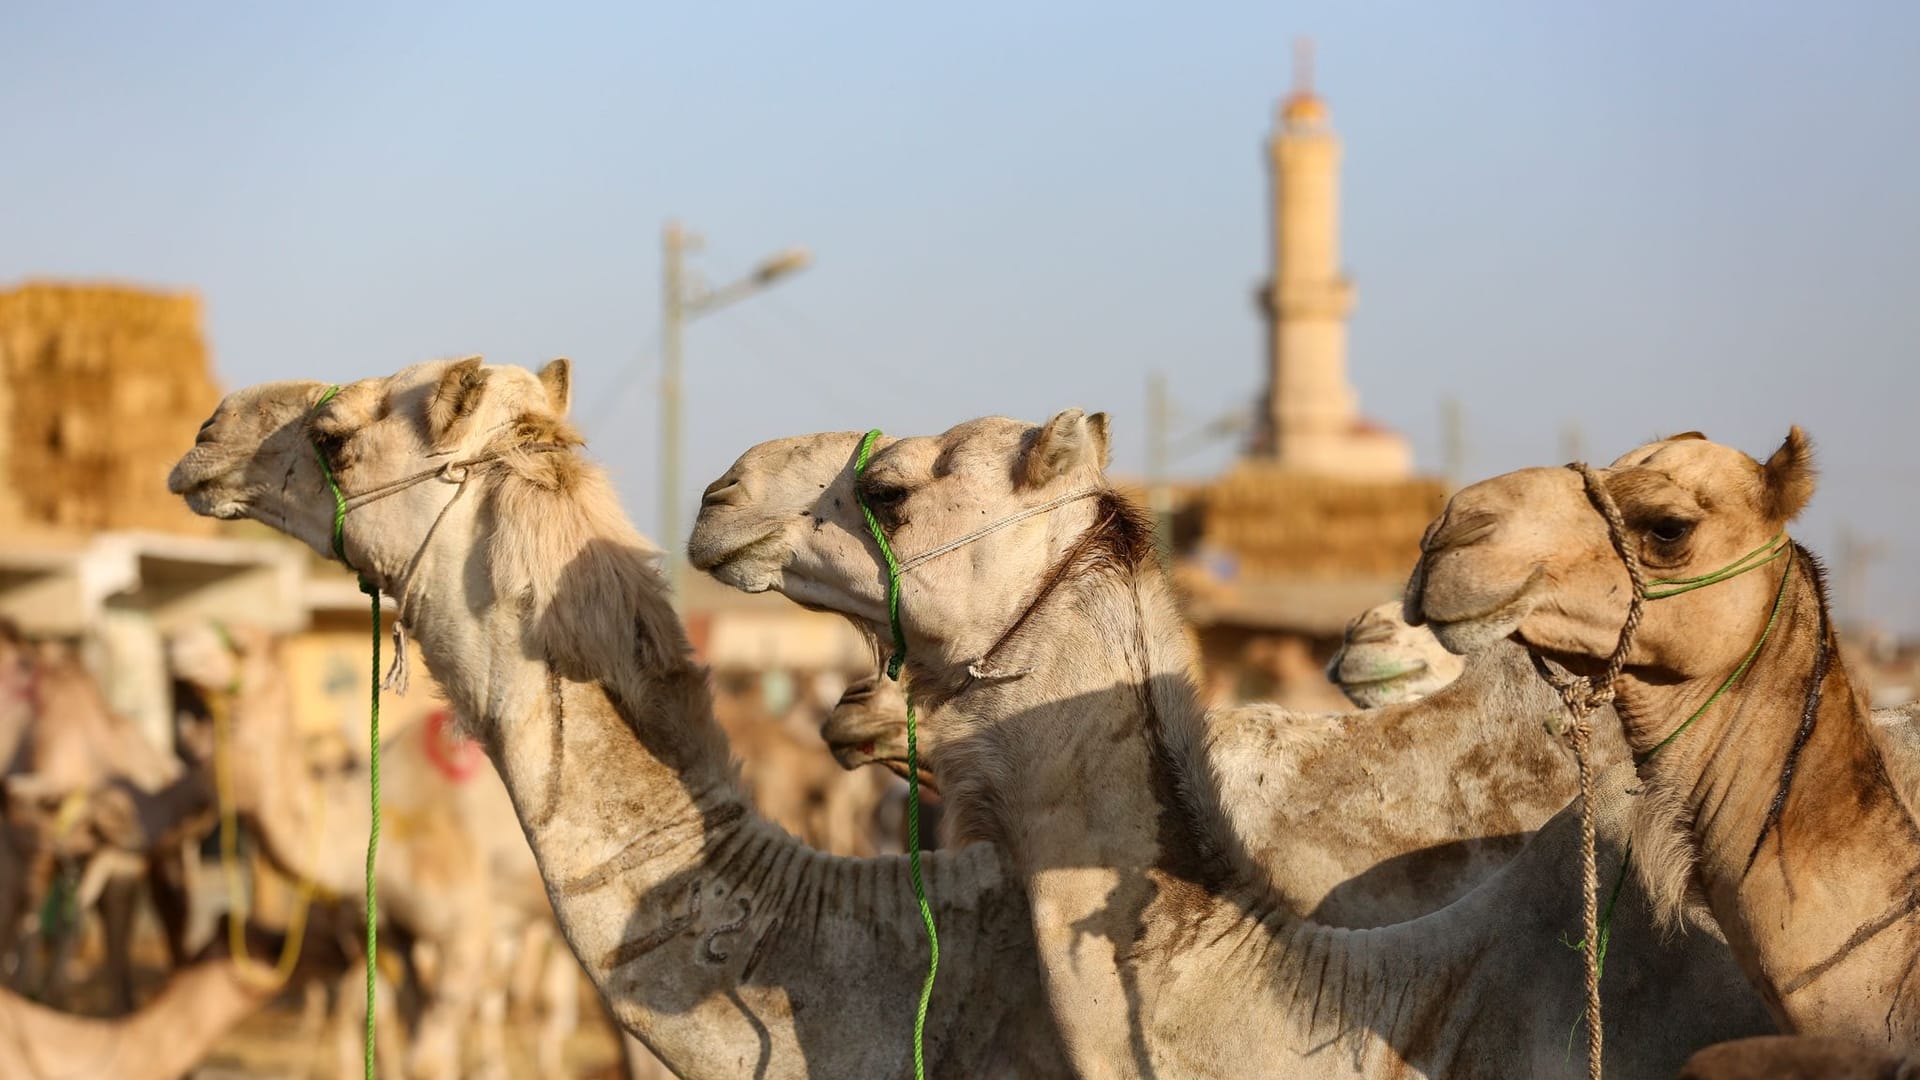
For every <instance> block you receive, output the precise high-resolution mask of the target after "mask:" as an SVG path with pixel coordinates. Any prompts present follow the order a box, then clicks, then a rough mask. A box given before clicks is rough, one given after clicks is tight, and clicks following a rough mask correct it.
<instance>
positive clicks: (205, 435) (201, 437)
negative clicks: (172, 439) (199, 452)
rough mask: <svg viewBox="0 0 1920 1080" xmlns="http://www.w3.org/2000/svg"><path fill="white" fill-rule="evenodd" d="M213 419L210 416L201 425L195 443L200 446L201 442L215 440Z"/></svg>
mask: <svg viewBox="0 0 1920 1080" xmlns="http://www.w3.org/2000/svg"><path fill="white" fill-rule="evenodd" d="M213 421H214V418H213V417H211V416H209V417H207V419H206V421H205V422H204V423H202V424H201V425H200V430H199V432H198V433H196V434H195V435H194V437H193V445H195V446H199V445H200V444H201V443H204V442H211V441H213Z"/></svg>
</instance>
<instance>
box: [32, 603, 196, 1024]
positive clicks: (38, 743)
mask: <svg viewBox="0 0 1920 1080" xmlns="http://www.w3.org/2000/svg"><path fill="white" fill-rule="evenodd" d="M0 762H4V765H5V771H4V772H0V787H4V796H5V798H4V802H5V809H6V818H7V820H6V828H5V829H4V831H0V959H4V958H7V957H9V956H11V958H12V960H13V962H14V965H15V970H14V981H15V983H16V985H21V986H26V987H29V988H31V989H32V990H34V991H35V992H37V993H40V994H43V995H46V996H48V997H49V998H51V999H53V1000H59V999H61V998H62V997H63V996H64V990H65V976H66V962H67V957H68V954H69V953H70V951H71V949H72V947H73V944H74V940H75V938H76V936H77V933H78V929H79V925H78V920H80V919H82V918H84V917H85V916H86V915H87V914H88V913H89V912H90V911H93V910H95V908H96V904H97V910H98V913H99V916H100V920H101V927H102V930H103V931H104V936H105V944H106V950H105V959H106V968H107V973H108V978H109V982H110V986H111V990H112V993H113V995H114V1000H115V1003H116V1005H117V1006H118V1008H119V1009H120V1010H121V1011H125V1010H126V1009H130V1008H131V1007H132V1004H133V981H132V980H133V976H132V968H131V963H130V960H129V949H130V948H131V939H132V927H133V919H134V913H135V903H136V901H137V899H138V895H139V891H140V886H141V883H142V881H143V880H145V881H147V882H150V884H151V891H152V894H153V897H154V900H155V903H156V907H157V909H158V910H159V912H160V915H161V922H162V925H163V927H164V928H165V929H166V931H167V935H166V937H167V944H168V946H169V948H170V950H171V951H172V954H173V955H174V956H175V957H179V956H181V955H182V954H183V953H184V949H185V945H184V942H183V940H182V933H183V926H182V920H181V918H180V914H181V906H180V903H179V890H180V888H181V887H182V883H183V880H184V873H183V871H182V867H181V862H180V858H181V857H180V847H181V845H182V843H186V842H190V840H191V838H193V837H196V836H198V835H199V834H200V833H201V832H203V831H204V829H205V828H206V826H207V824H208V822H209V821H210V820H211V819H210V810H211V798H210V796H211V791H210V790H209V788H208V786H207V784H206V782H205V778H204V777H203V776H199V775H194V774H191V773H190V772H189V771H188V770H186V769H185V768H184V767H183V766H182V764H181V763H180V762H179V761H178V760H177V759H175V758H172V757H169V756H168V755H166V754H163V753H161V752H160V750H158V749H157V748H156V747H154V746H153V744H152V743H151V742H149V741H148V740H147V738H146V737H145V736H144V735H142V734H141V733H140V731H139V730H138V729H137V728H136V727H135V726H134V725H133V724H132V723H131V722H129V721H128V720H127V719H126V718H124V717H122V716H120V715H118V714H117V713H115V712H114V711H113V710H112V709H111V708H109V707H108V705H107V702H106V698H105V696H104V695H103V694H101V692H100V689H99V687H98V686H97V685H95V683H94V681H93V678H92V677H91V676H90V675H89V674H88V673H87V672H86V670H85V669H84V668H83V667H82V666H81V664H80V661H79V659H78V657H76V656H74V655H73V654H72V653H71V651H70V650H67V649H64V648H62V647H60V646H57V645H51V644H45V643H42V644H37V645H36V644H33V643H29V642H27V641H26V640H24V639H23V638H22V637H21V636H20V635H19V634H18V632H17V631H15V630H14V629H13V628H12V627H10V626H5V627H0ZM56 879H59V880H58V881H57V880H56ZM56 887H58V888H60V890H61V895H62V896H64V897H68V898H70V899H69V900H68V901H66V902H63V903H57V904H52V905H49V904H48V902H47V901H48V897H49V895H50V893H52V891H53V890H54V889H55V888H56ZM47 913H52V914H54V915H55V916H56V917H58V918H60V922H59V923H58V924H54V925H41V924H40V919H41V917H42V915H44V914H47ZM23 917H30V918H31V919H32V921H33V924H34V925H33V926H32V928H31V929H32V937H31V938H30V939H28V940H27V941H25V942H23V941H22V940H21V938H20V934H21V932H22V919H23Z"/></svg>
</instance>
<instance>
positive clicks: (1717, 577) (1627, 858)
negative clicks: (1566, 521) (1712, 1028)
mask: <svg viewBox="0 0 1920 1080" xmlns="http://www.w3.org/2000/svg"><path fill="white" fill-rule="evenodd" d="M1785 539H1786V533H1784V532H1782V533H1780V534H1779V535H1777V536H1775V537H1774V538H1773V539H1771V540H1769V541H1767V542H1766V543H1764V544H1762V545H1760V546H1759V547H1757V548H1755V549H1754V550H1752V551H1750V552H1748V553H1747V554H1745V555H1742V556H1741V557H1740V558H1739V559H1737V560H1735V561H1734V562H1732V563H1729V564H1727V565H1726V566H1723V567H1721V568H1720V569H1718V570H1715V571H1713V572H1712V573H1710V574H1702V575H1700V576H1699V577H1692V578H1659V579H1656V580H1653V581H1649V582H1647V584H1648V585H1677V586H1681V587H1680V588H1675V589H1668V590H1665V591H1663V592H1643V593H1641V596H1643V597H1645V598H1646V599H1648V600H1664V599H1666V598H1667V597H1669V596H1678V595H1680V594H1681V593H1684V592H1692V591H1693V590H1695V589H1701V588H1705V587H1706V586H1708V585H1713V584H1716V583H1718V582H1722V581H1725V580H1727V579H1728V578H1733V577H1739V576H1740V575H1741V574H1744V573H1746V572H1747V571H1749V570H1756V569H1758V568H1760V567H1762V566H1765V565H1767V564H1768V563H1770V562H1772V561H1773V560H1775V559H1778V558H1780V557H1781V556H1782V555H1785V556H1786V559H1787V569H1786V571H1785V572H1784V573H1782V574H1781V575H1780V588H1779V589H1778V590H1777V591H1776V592H1775V593H1774V594H1773V609H1772V610H1771V611H1769V612H1768V613H1767V624H1766V625H1765V626H1763V627H1761V629H1760V636H1759V637H1758V638H1756V639H1754V642H1753V648H1751V649H1748V650H1747V655H1746V656H1745V657H1744V658H1742V659H1741V661H1740V666H1739V667H1736V668H1734V669H1733V674H1731V675H1728V676H1727V677H1726V679H1725V680H1723V681H1722V682H1721V683H1720V686H1719V688H1718V689H1716V690H1714V692H1713V693H1712V694H1711V695H1709V696H1708V698H1707V700H1706V701H1704V702H1702V703H1701V704H1700V707H1699V708H1697V709H1695V710H1693V712H1692V714H1691V715H1689V716H1688V717H1687V718H1686V719H1685V720H1682V721H1680V726H1679V727H1676V728H1674V729H1673V730H1672V731H1671V732H1669V733H1668V734H1667V737H1666V738H1664V739H1661V740H1660V741H1659V742H1657V743H1655V744H1654V745H1653V748H1652V749H1650V750H1648V751H1647V752H1646V753H1644V754H1636V755H1634V758H1633V763H1634V764H1635V765H1645V764H1646V763H1647V762H1649V761H1652V760H1653V757H1654V755H1655V754H1658V753H1659V752H1660V751H1662V750H1665V749H1666V748H1667V746H1668V745H1669V744H1670V743H1672V742H1673V741H1674V740H1675V739H1678V738H1679V737H1680V735H1681V733H1683V732H1685V731H1686V730H1687V729H1688V728H1689V727H1692V726H1693V722H1694V721H1695V720H1698V719H1700V718H1701V717H1702V716H1705V715H1706V712H1707V710H1708V709H1711V708H1713V703H1714V702H1716V701H1719V700H1720V698H1721V697H1722V696H1724V695H1725V694H1726V692H1727V691H1728V690H1729V689H1731V688H1732V687H1733V684H1734V683H1736V682H1739V681H1740V676H1742V675H1745V674H1746V673H1747V669H1748V668H1750V667H1752V666H1753V661H1754V659H1755V658H1756V657H1758V656H1759V655H1760V650H1761V649H1762V648H1763V647H1765V646H1766V644H1767V638H1768V637H1770V636H1772V634H1773V626H1774V623H1775V622H1777V621H1778V620H1779V618H1780V606H1781V602H1782V601H1783V600H1785V599H1786V595H1787V581H1788V580H1789V579H1791V578H1792V576H1793V545H1792V544H1790V543H1785V542H1784V541H1785ZM1762 555H1765V558H1760V556H1762ZM1756 559H1757V560H1758V561H1755V560H1756ZM1632 863H1633V845H1632V844H1631V843H1629V844H1628V845H1627V848H1626V851H1624V852H1623V853H1622V854H1621V856H1620V871H1619V873H1618V874H1617V875H1616V876H1615V877H1614V879H1613V892H1612V893H1611V894H1610V895H1609V896H1608V897H1607V909H1606V911H1605V913H1603V914H1602V915H1601V917H1600V933H1599V938H1600V947H1599V951H1598V955H1596V956H1595V957H1594V963H1595V965H1596V966H1597V967H1598V969H1599V970H1600V971H1602V972H1605V971H1606V968H1607V942H1608V941H1609V940H1610V939H1611V937H1612V936H1613V906H1614V902H1615V901H1617V900H1619V899H1620V889H1621V886H1623V885H1625V884H1626V883H1627V870H1628V868H1629V867H1630V866H1631V865H1632ZM1561 940H1562V941H1564V940H1565V938H1562V939H1561ZM1571 947H1572V948H1575V949H1583V948H1585V947H1586V942H1585V941H1580V942H1577V943H1575V944H1573V945H1572V946H1571ZM1579 1023H1580V1021H1579V1020H1578V1019H1576V1020H1574V1025H1575V1027H1576V1028H1577V1027H1578V1026H1579ZM1567 1038H1568V1045H1569V1046H1571V1045H1572V1038H1573V1036H1572V1035H1571V1034H1569V1035H1568V1036H1567Z"/></svg>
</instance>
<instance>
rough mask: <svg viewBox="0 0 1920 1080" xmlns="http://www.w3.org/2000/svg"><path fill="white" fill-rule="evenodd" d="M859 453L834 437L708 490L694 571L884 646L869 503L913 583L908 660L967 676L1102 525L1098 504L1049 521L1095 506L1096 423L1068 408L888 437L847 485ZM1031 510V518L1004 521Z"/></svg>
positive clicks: (772, 458) (904, 598)
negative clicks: (780, 599)
mask: <svg viewBox="0 0 1920 1080" xmlns="http://www.w3.org/2000/svg"><path fill="white" fill-rule="evenodd" d="M860 442H861V436H860V435H859V434H857V433H854V432H833V433H828V434H820V435H805V436H799V437H796V438H790V439H780V440H776V441H774V442H768V443H762V444H760V445H759V446H756V447H754V448H752V449H750V450H748V451H747V452H746V453H745V454H742V455H741V456H740V459H739V460H738V461H736V462H734V465H733V467H732V468H731V469H728V470H727V472H726V473H725V475H723V476H721V477H720V479H718V480H716V481H714V482H713V483H712V484H711V485H709V486H708V488H707V490H706V495H705V497H704V499H703V500H702V503H701V507H700V516H699V518H698V520H697V521H696V522H695V524H694V529H693V536H692V539H691V540H689V541H688V545H687V554H688V557H689V559H690V560H691V561H692V562H693V564H694V565H695V566H696V567H698V568H700V569H702V570H705V571H707V572H708V573H710V574H712V575H713V576H714V577H716V578H718V579H720V580H721V581H723V582H725V583H727V584H729V585H732V586H734V587H735V588H739V589H743V590H746V591H748V592H760V591H764V590H767V589H773V590H776V591H778V592H781V593H783V594H785V595H786V596H788V597H790V598H792V599H794V600H796V601H799V602H800V603H801V604H803V605H806V606H808V607H813V608H818V609H823V610H828V611H837V612H839V613H841V614H843V615H846V616H848V617H849V618H851V619H852V620H853V621H854V623H855V624H856V625H858V626H861V627H862V628H864V629H865V630H866V631H868V632H869V633H871V634H873V635H874V636H875V637H877V638H878V639H879V640H881V641H882V642H890V641H891V640H892V631H891V629H890V626H889V618H888V611H887V574H886V569H885V564H884V563H883V562H882V561H881V554H880V551H879V548H878V546H877V545H876V544H875V543H874V540H873V538H872V536H871V535H870V534H869V532H868V529H867V526H866V523H865V522H864V521H863V519H862V517H861V510H860V500H861V499H864V500H865V501H866V504H867V505H868V506H869V507H870V508H871V509H872V511H873V513H874V516H875V518H876V519H877V520H878V521H879V523H880V526H881V528H882V529H883V530H884V531H885V533H886V535H887V538H888V542H889V543H890V544H891V546H892V548H893V550H894V552H895V554H896V555H897V556H898V557H899V559H900V560H901V562H902V564H903V565H904V566H906V567H907V568H908V569H907V570H906V572H905V574H904V575H903V576H902V578H901V582H900V623H901V627H902V630H903V631H904V633H905V636H906V641H907V647H908V653H909V655H910V656H911V657H912V658H913V660H914V661H915V663H916V664H921V663H934V664H949V665H950V664H962V665H964V664H965V663H967V662H968V661H970V660H973V659H975V658H978V657H981V656H983V655H985V654H986V653H987V652H988V651H989V650H990V649H991V647H992V646H993V644H994V642H995V641H996V639H998V638H999V637H1000V636H1001V635H1002V634H1003V633H1005V632H1006V631H1007V630H1008V626H1007V622H1008V619H1009V618H1010V614H1009V613H1017V612H1019V611H1021V610H1022V609H1023V608H1025V607H1026V605H1027V604H1028V603H1029V602H1030V601H1031V599H1032V594H1033V593H1034V591H1035V589H1036V588H1037V587H1038V583H1039V582H1040V581H1041V579H1042V578H1043V577H1044V576H1045V575H1046V573H1047V571H1048V569H1049V568H1050V567H1052V566H1053V565H1054V563H1055V562H1056V561H1057V560H1059V559H1060V558H1061V557H1062V555H1063V554H1065V553H1066V552H1067V550H1068V549H1069V548H1070V547H1072V546H1073V544H1074V543H1075V541H1076V540H1077V539H1079V537H1080V536H1081V535H1082V533H1084V532H1085V531H1086V529H1087V527H1088V525H1089V524H1090V523H1091V522H1092V521H1093V520H1094V518H1095V515H1096V514H1098V513H1099V512H1100V510H1099V506H1100V502H1101V500H1099V499H1095V498H1083V499H1077V500H1074V501H1068V502H1064V503H1061V504H1060V505H1058V506H1057V507H1053V508H1046V507H1047V504H1050V503H1053V502H1055V501H1056V500H1059V499H1062V498H1063V497H1065V498H1071V497H1072V496H1073V495H1074V494H1075V493H1077V492H1082V491H1084V492H1088V493H1090V494H1097V493H1100V492H1104V491H1105V481H1104V479H1103V478H1102V475H1101V470H1102V469H1103V468H1104V467H1105V466H1106V462H1107V419H1106V415H1105V414H1104V413H1095V414H1093V415H1092V416H1088V415H1086V414H1084V413H1082V412H1081V411H1080V410H1078V409H1071V410H1068V411H1066V412H1063V413H1060V414H1059V415H1057V416H1055V417H1054V418H1053V419H1051V420H1049V421H1047V422H1046V423H1045V424H1040V425H1037V426H1036V425H1032V424H1025V423H1021V422H1020V421H1017V420H1006V419H1000V418H987V419H981V420H971V421H968V422H967V423H964V424H960V425H958V426H957V427H954V428H952V429H950V430H948V431H947V432H945V433H944V434H941V435H933V436H923V437H916V438H901V439H887V438H882V439H880V440H879V441H878V442H877V443H876V444H875V447H874V451H873V454H872V458H871V460H870V462H869V463H868V466H867V468H866V470H865V472H864V473H861V474H860V475H859V476H858V477H857V478H856V476H855V456H856V454H857V453H858V450H859V446H860ZM1025 511H1035V512H1034V513H1032V514H1031V515H1030V516H1027V517H1024V518H1019V519H1018V520H1011V521H1010V520H1008V519H1010V518H1015V517H1016V516H1017V515H1020V514H1021V513H1023V512H1025ZM1000 523H1004V524H1003V527H1000V528H997V529H993V530H991V531H986V532H980V530H983V529H986V528H987V527H989V526H993V525H995V524H1000ZM977 532H979V535H978V536H977V538H975V539H972V540H970V541H969V542H967V543H966V544H965V546H962V547H959V548H956V549H954V550H951V551H949V552H946V553H945V554H939V555H937V556H936V557H933V558H931V559H930V560H929V561H926V562H924V563H920V564H916V563H915V560H916V558H917V557H919V556H922V555H930V554H933V553H934V552H935V549H938V548H941V547H943V546H944V545H948V544H951V543H953V542H954V541H956V540H962V539H965V538H968V537H970V536H973V535H974V534H976V533H977Z"/></svg>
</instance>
